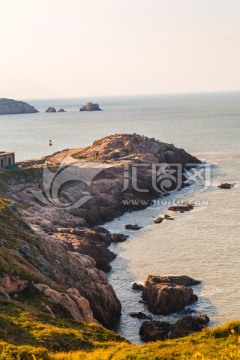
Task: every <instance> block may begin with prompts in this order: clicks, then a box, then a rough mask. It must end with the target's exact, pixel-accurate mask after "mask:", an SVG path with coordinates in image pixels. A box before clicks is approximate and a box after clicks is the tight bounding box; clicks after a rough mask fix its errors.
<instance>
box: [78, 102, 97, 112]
mask: <svg viewBox="0 0 240 360" xmlns="http://www.w3.org/2000/svg"><path fill="white" fill-rule="evenodd" d="M80 111H102V109H100V107H99V105H98V104H93V103H92V102H88V103H87V104H86V105H83V106H82V107H81V108H80Z"/></svg>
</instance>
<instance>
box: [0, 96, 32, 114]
mask: <svg viewBox="0 0 240 360" xmlns="http://www.w3.org/2000/svg"><path fill="white" fill-rule="evenodd" d="M37 112H38V110H36V109H35V107H34V106H31V105H29V104H27V103H25V102H23V101H17V100H13V99H5V98H0V115H8V114H32V113H37Z"/></svg>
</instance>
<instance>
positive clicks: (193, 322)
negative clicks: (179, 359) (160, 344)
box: [169, 314, 209, 339]
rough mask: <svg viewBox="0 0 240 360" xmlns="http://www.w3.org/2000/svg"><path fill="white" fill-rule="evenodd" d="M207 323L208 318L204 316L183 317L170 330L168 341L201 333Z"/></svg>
mask: <svg viewBox="0 0 240 360" xmlns="http://www.w3.org/2000/svg"><path fill="white" fill-rule="evenodd" d="M208 323H209V317H208V316H207V315H204V314H199V315H195V316H185V317H183V318H182V319H180V320H178V321H177V322H176V323H175V325H174V326H173V328H172V331H171V334H170V335H169V338H170V339H175V338H180V337H184V336H187V335H189V334H192V333H194V332H198V331H201V330H202V329H204V328H205V327H206V326H207V324H208Z"/></svg>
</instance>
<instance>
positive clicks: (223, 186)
mask: <svg viewBox="0 0 240 360" xmlns="http://www.w3.org/2000/svg"><path fill="white" fill-rule="evenodd" d="M234 185H235V184H229V183H222V184H221V185H218V187H219V188H220V189H231V188H232V187H234Z"/></svg>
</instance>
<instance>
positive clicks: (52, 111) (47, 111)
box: [45, 106, 57, 113]
mask: <svg viewBox="0 0 240 360" xmlns="http://www.w3.org/2000/svg"><path fill="white" fill-rule="evenodd" d="M45 112H46V113H55V112H57V110H56V109H55V108H54V107H51V106H50V107H49V108H47V109H46V111H45Z"/></svg>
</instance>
